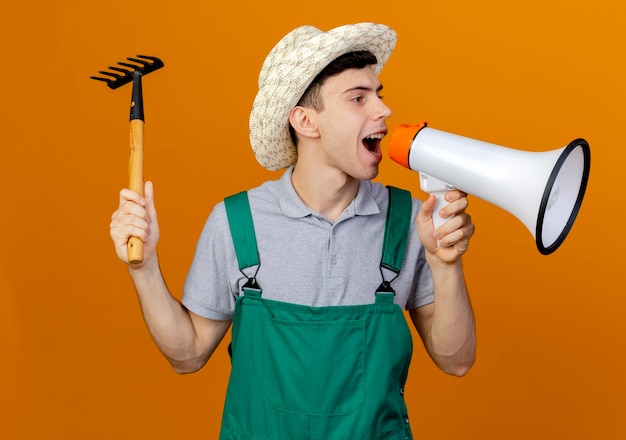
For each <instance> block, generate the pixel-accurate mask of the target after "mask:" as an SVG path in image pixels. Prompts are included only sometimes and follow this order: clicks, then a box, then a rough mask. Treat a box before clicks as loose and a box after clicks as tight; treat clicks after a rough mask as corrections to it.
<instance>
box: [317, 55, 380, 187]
mask: <svg viewBox="0 0 626 440" xmlns="http://www.w3.org/2000/svg"><path fill="white" fill-rule="evenodd" d="M381 90H382V85H381V84H380V81H379V80H378V77H377V76H376V74H375V73H374V70H373V69H372V68H371V67H370V66H367V67H365V68H363V69H349V70H346V71H344V72H342V73H340V74H339V75H336V76H332V77H330V78H328V79H327V80H326V81H325V82H324V84H323V85H322V87H321V89H320V93H321V98H322V102H323V110H322V111H321V112H319V113H316V119H317V122H318V129H319V133H320V140H321V145H322V150H323V154H324V155H325V157H326V159H325V162H326V164H328V165H329V166H331V167H335V168H338V169H340V170H341V171H343V172H344V173H346V174H348V175H350V176H352V177H354V178H355V179H359V180H363V179H373V178H374V177H376V175H378V165H379V163H380V161H381V160H382V152H381V149H380V142H381V139H382V138H383V137H384V136H385V135H386V134H387V126H386V123H385V120H386V119H387V118H388V117H389V116H390V115H391V110H390V109H389V107H387V106H386V105H385V104H384V103H383V101H382V98H381V96H380V92H381Z"/></svg>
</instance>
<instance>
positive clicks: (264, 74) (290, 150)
mask: <svg viewBox="0 0 626 440" xmlns="http://www.w3.org/2000/svg"><path fill="white" fill-rule="evenodd" d="M395 44H396V33H395V32H394V30H393V29H391V28H389V27H388V26H385V25H381V24H374V23H358V24H350V25H345V26H340V27H338V28H335V29H332V30H330V31H328V32H323V31H321V30H319V29H317V28H315V27H313V26H301V27H299V28H296V29H294V30H293V31H291V32H290V33H289V34H287V35H286V36H285V37H283V39H282V40H280V41H279V42H278V44H276V46H274V48H273V49H272V50H271V51H270V53H269V55H268V56H267V58H266V59H265V61H264V62H263V66H262V68H261V73H260V74H259V92H258V94H257V96H256V98H255V100H254V105H253V106H252V112H251V113H250V143H251V144H252V149H253V150H254V154H255V156H256V159H257V160H258V161H259V163H260V164H261V165H262V166H263V167H264V168H266V169H268V170H280V169H282V168H286V167H288V166H290V165H293V164H294V163H295V162H296V159H297V152H296V146H295V145H294V143H293V141H292V140H291V136H290V134H289V120H288V118H289V112H291V110H292V109H293V108H294V107H295V106H296V104H297V103H298V101H299V100H300V98H301V97H302V95H303V94H304V92H305V91H306V89H307V87H308V86H309V85H310V84H311V82H312V81H313V79H314V78H315V77H316V76H317V74H318V73H320V72H321V71H322V70H323V69H324V68H325V67H326V66H327V65H328V64H329V63H330V62H331V61H333V60H334V59H336V58H337V57H339V56H340V55H343V54H345V53H348V52H354V51H359V50H368V51H370V52H372V53H373V54H374V55H376V58H377V60H378V64H376V65H375V66H374V71H375V72H376V74H379V73H380V71H381V70H382V68H383V65H384V64H385V63H386V62H387V59H388V58H389V56H390V55H391V52H392V51H393V48H394V47H395Z"/></svg>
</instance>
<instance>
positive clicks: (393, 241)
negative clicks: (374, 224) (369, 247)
mask: <svg viewBox="0 0 626 440" xmlns="http://www.w3.org/2000/svg"><path fill="white" fill-rule="evenodd" d="M387 188H388V189H389V207H388V208H387V221H386V224H385V238H384V241H383V256H382V260H381V262H380V265H381V267H384V268H386V269H389V270H392V271H394V272H396V273H400V269H401V268H402V262H403V260H404V254H405V252H406V243H407V239H408V235H409V229H410V223H411V213H412V203H413V202H412V200H411V193H410V192H409V191H406V190H403V189H400V188H396V187H394V186H388V187H387Z"/></svg>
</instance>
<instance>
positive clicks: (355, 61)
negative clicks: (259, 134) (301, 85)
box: [289, 50, 378, 145]
mask: <svg viewBox="0 0 626 440" xmlns="http://www.w3.org/2000/svg"><path fill="white" fill-rule="evenodd" d="M377 62H378V60H377V59H376V55H374V54H373V53H372V52H370V51H368V50H359V51H355V52H348V53H345V54H343V55H340V56H339V57H337V58H335V59H334V60H333V61H331V62H330V63H329V64H328V65H327V66H326V67H325V68H324V69H323V70H322V71H321V72H320V73H318V74H317V76H316V77H315V78H313V81H312V82H311V84H310V85H309V86H308V87H307V89H306V90H305V91H304V93H303V94H302V97H301V98H300V100H299V101H298V104H297V105H299V106H302V107H312V108H314V109H315V110H317V111H322V110H324V102H323V101H322V97H321V96H320V89H321V87H322V85H324V82H325V81H326V80H327V79H328V78H330V77H331V76H335V75H339V74H340V73H341V72H343V71H344V70H348V69H362V68H364V67H366V66H373V65H375V64H376V63H377ZM289 132H290V133H291V139H292V140H293V143H294V144H295V145H297V144H298V142H297V137H296V133H295V131H294V129H293V127H292V126H291V124H290V125H289Z"/></svg>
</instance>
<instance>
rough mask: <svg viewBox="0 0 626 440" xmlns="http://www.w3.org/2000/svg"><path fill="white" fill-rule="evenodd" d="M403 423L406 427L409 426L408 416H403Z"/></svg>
mask: <svg viewBox="0 0 626 440" xmlns="http://www.w3.org/2000/svg"><path fill="white" fill-rule="evenodd" d="M404 423H406V424H407V425H408V424H409V417H408V416H404Z"/></svg>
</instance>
